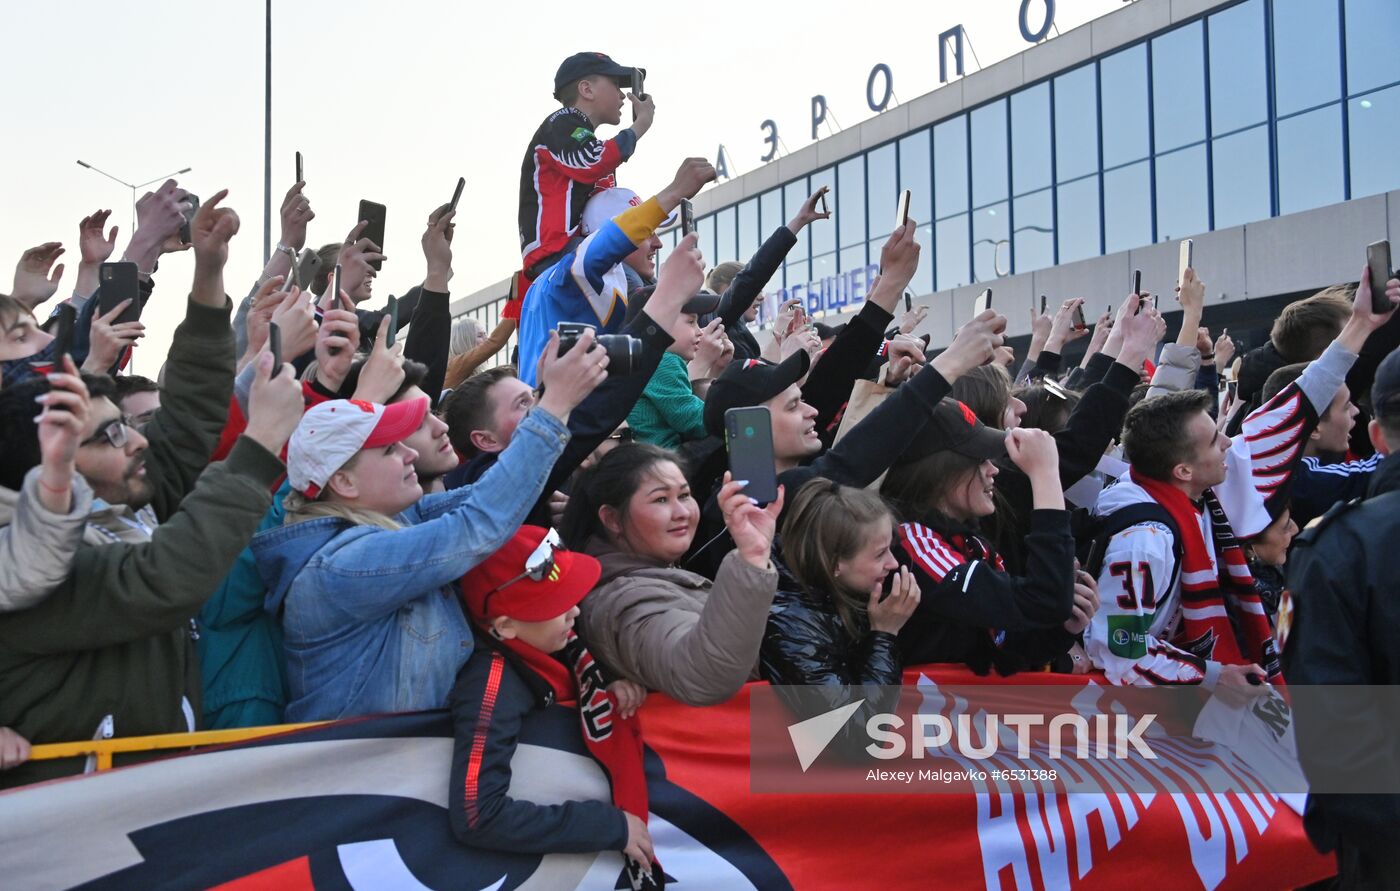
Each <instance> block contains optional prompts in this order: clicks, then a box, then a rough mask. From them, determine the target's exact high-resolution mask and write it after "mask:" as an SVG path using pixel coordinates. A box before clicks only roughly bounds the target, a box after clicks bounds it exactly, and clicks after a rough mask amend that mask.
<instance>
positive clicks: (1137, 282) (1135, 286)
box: [1130, 269, 1142, 295]
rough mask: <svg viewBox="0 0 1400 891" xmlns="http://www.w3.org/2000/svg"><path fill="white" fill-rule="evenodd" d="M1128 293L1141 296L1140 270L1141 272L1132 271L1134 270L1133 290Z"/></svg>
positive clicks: (1137, 270)
mask: <svg viewBox="0 0 1400 891" xmlns="http://www.w3.org/2000/svg"><path fill="white" fill-rule="evenodd" d="M1130 293H1133V294H1138V295H1141V294H1142V270H1141V269H1134V270H1133V290H1132V291H1131V292H1130Z"/></svg>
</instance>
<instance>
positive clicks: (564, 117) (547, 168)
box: [520, 108, 637, 279]
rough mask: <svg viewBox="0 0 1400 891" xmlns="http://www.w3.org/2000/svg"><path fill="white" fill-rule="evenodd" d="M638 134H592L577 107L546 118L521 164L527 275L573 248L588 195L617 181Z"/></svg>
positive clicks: (523, 264) (523, 255) (522, 241)
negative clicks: (607, 136)
mask: <svg viewBox="0 0 1400 891" xmlns="http://www.w3.org/2000/svg"><path fill="white" fill-rule="evenodd" d="M636 147H637V134H636V133H634V132H633V131H632V130H631V129H627V130H623V131H622V132H620V133H618V134H617V135H616V136H614V137H613V138H612V139H609V140H601V139H599V138H598V137H597V136H596V135H594V133H593V122H592V121H590V120H589V119H588V115H586V114H584V113H583V112H581V111H579V110H578V109H577V108H561V109H559V110H558V111H556V112H554V113H553V114H551V115H550V116H549V117H547V118H545V119H544V123H542V124H540V127H539V129H538V130H536V131H535V135H534V136H533V137H531V139H530V147H529V148H528V149H526V150H525V159H524V161H522V162H521V165H520V255H521V268H522V269H524V270H525V272H526V277H527V278H531V279H533V278H535V277H537V275H538V270H536V272H535V273H534V274H531V269H532V267H535V266H538V265H540V264H541V263H542V262H543V261H545V260H548V259H550V258H551V257H553V256H554V255H555V254H558V253H560V252H561V251H563V250H564V248H565V247H567V246H568V243H569V239H570V238H572V237H573V236H574V235H575V234H577V232H578V227H579V221H580V220H581V219H582V218H583V205H584V203H585V202H587V201H588V196H589V195H592V194H593V193H594V192H597V191H601V190H603V189H610V188H612V187H613V186H615V185H617V181H616V179H615V177H614V176H613V171H615V170H617V167H618V165H619V164H621V163H622V162H623V161H626V160H627V159H628V158H630V157H632V152H633V151H634V150H635V149H636Z"/></svg>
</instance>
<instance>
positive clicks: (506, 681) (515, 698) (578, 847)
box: [447, 634, 627, 854]
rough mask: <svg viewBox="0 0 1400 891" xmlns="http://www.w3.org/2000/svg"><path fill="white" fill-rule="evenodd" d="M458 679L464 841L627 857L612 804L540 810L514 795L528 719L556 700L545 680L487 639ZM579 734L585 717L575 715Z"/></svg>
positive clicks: (453, 700) (451, 807)
mask: <svg viewBox="0 0 1400 891" xmlns="http://www.w3.org/2000/svg"><path fill="white" fill-rule="evenodd" d="M476 641H477V643H476V649H475V651H474V652H473V653H472V657H471V658H470V659H468V660H467V663H466V664H465V665H463V666H462V669H461V671H459V672H458V673H457V683H456V684H455V685H454V686H453V688H452V693H451V694H450V695H449V696H448V700H447V702H448V707H449V708H450V709H451V710H452V725H453V731H454V732H453V736H454V741H453V744H452V779H451V785H450V786H449V787H448V796H447V802H448V812H449V817H450V820H451V824H452V833H453V835H454V836H456V838H457V840H458V841H459V842H462V843H463V844H467V845H471V846H473V847H479V848H493V849H495V850H499V851H514V852H519V853H526V854H554V853H560V854H569V853H590V852H593V851H621V850H622V849H623V848H624V847H625V846H626V845H627V818H626V816H625V815H624V814H623V812H622V810H621V809H620V808H618V807H616V806H615V805H614V804H613V803H612V802H611V801H566V802H564V803H563V804H535V803H534V802H531V801H524V800H522V799H518V798H512V797H511V796H510V779H511V766H510V762H511V759H512V758H513V757H514V755H515V748H516V746H517V745H518V744H519V743H520V741H521V740H520V736H521V731H522V727H523V725H524V723H525V719H526V716H527V715H529V714H530V713H531V712H532V711H535V710H536V709H544V708H546V707H548V706H549V705H551V704H552V703H553V702H554V693H553V691H552V690H551V689H550V687H549V684H548V683H546V682H545V681H544V679H543V678H540V677H538V676H537V675H536V674H535V673H534V672H532V671H531V670H530V669H529V668H527V667H525V666H524V665H522V664H521V663H520V662H519V660H517V659H516V658H515V657H514V656H512V655H511V654H510V653H507V652H505V651H503V650H502V649H500V648H499V647H497V646H493V644H492V641H491V640H490V639H489V638H487V637H486V636H485V635H481V634H478V635H477V636H476ZM570 721H571V722H572V723H571V726H572V727H574V728H575V730H577V728H578V726H579V725H578V719H577V718H576V717H573V716H570Z"/></svg>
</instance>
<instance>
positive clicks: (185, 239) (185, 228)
mask: <svg viewBox="0 0 1400 891" xmlns="http://www.w3.org/2000/svg"><path fill="white" fill-rule="evenodd" d="M180 203H181V204H183V205H184V207H183V208H181V212H182V213H183V214H184V215H185V221H184V222H183V223H181V224H180V244H189V243H190V241H191V240H192V239H193V237H194V233H192V232H191V231H190V224H191V223H193V222H194V215H195V214H197V213H199V196H198V195H195V194H193V193H190V194H187V195H185V197H184V199H183V200H182V201H181V202H180Z"/></svg>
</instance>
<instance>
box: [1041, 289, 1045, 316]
mask: <svg viewBox="0 0 1400 891" xmlns="http://www.w3.org/2000/svg"><path fill="white" fill-rule="evenodd" d="M1045 305H1046V303H1045V295H1044V294H1041V295H1040V314H1041V315H1045Z"/></svg>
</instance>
